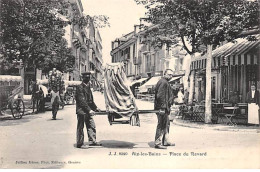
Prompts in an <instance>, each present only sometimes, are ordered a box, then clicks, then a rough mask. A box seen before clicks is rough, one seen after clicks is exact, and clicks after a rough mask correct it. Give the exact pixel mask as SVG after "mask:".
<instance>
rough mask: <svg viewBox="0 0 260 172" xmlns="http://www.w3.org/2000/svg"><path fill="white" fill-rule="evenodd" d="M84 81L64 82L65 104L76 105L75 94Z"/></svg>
mask: <svg viewBox="0 0 260 172" xmlns="http://www.w3.org/2000/svg"><path fill="white" fill-rule="evenodd" d="M81 83H82V81H67V80H65V81H64V84H65V93H64V103H65V104H66V105H69V104H72V105H74V104H75V92H76V86H78V85H80V84H81Z"/></svg>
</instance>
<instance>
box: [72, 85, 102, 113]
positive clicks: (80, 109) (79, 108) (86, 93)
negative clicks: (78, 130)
mask: <svg viewBox="0 0 260 172" xmlns="http://www.w3.org/2000/svg"><path fill="white" fill-rule="evenodd" d="M75 97H76V113H77V114H79V115H85V114H88V113H89V111H90V110H93V111H95V110H96V109H97V106H96V104H95V103H94V100H93V95H92V92H91V90H90V85H89V84H87V85H85V84H84V83H83V82H82V83H81V84H80V85H79V86H77V89H76V96H75Z"/></svg>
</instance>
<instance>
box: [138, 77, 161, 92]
mask: <svg viewBox="0 0 260 172" xmlns="http://www.w3.org/2000/svg"><path fill="white" fill-rule="evenodd" d="M160 79H161V76H154V77H152V78H151V79H150V80H149V81H147V82H146V83H145V84H144V85H142V86H141V87H140V88H139V92H140V93H144V92H147V91H148V88H152V87H153V86H155V85H156V84H157V82H158V81H159V80H160Z"/></svg>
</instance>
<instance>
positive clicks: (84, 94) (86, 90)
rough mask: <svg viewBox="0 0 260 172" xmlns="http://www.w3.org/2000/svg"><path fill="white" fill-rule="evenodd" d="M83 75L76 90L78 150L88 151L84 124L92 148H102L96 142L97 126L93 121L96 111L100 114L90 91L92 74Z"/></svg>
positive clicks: (85, 73)
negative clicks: (85, 142)
mask: <svg viewBox="0 0 260 172" xmlns="http://www.w3.org/2000/svg"><path fill="white" fill-rule="evenodd" d="M81 75H82V80H83V81H82V83H81V84H80V85H79V86H77V89H76V96H75V98H76V114H77V119H78V124H77V148H82V149H86V148H87V146H85V145H84V132H83V129H84V123H85V125H86V128H87V133H88V140H89V142H90V143H89V145H90V146H101V144H100V143H97V141H96V125H95V122H94V119H93V115H94V111H96V112H99V111H100V109H99V108H98V107H97V106H96V104H95V102H94V99H93V95H92V92H91V89H90V83H89V81H90V75H91V73H90V72H84V73H82V74H81Z"/></svg>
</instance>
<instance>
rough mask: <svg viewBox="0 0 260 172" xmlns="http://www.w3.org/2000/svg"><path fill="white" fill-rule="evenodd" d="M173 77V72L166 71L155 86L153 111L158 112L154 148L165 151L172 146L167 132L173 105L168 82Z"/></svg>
mask: <svg viewBox="0 0 260 172" xmlns="http://www.w3.org/2000/svg"><path fill="white" fill-rule="evenodd" d="M172 77H173V71H172V70H170V69H167V70H166V71H165V73H164V77H162V78H161V79H160V80H159V81H158V83H157V84H156V86H155V101H154V109H155V110H160V112H159V113H157V114H156V115H157V119H158V123H157V128H156V134H155V148H156V149H167V147H166V146H174V145H175V144H172V143H170V142H169V130H170V120H169V115H170V109H171V105H172V104H173V94H172V89H171V86H170V84H169V82H168V81H169V80H170V79H171V78H172Z"/></svg>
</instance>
